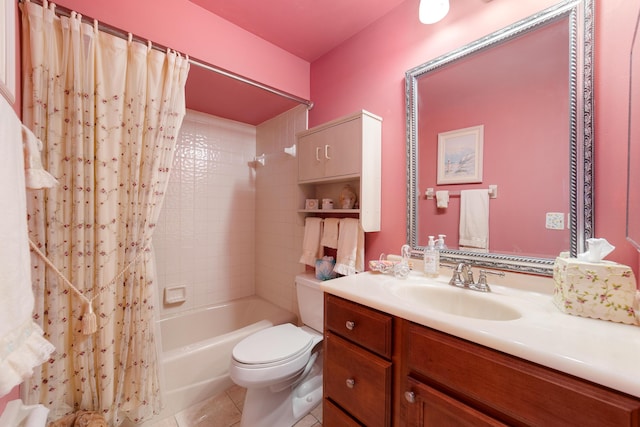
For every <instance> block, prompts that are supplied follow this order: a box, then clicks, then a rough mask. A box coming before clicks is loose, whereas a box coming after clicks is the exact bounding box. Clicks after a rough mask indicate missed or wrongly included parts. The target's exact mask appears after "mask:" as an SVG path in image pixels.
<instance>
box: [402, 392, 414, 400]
mask: <svg viewBox="0 0 640 427" xmlns="http://www.w3.org/2000/svg"><path fill="white" fill-rule="evenodd" d="M404 398H405V399H407V402H409V403H415V401H416V394H415V393H414V392H412V391H405V392H404Z"/></svg>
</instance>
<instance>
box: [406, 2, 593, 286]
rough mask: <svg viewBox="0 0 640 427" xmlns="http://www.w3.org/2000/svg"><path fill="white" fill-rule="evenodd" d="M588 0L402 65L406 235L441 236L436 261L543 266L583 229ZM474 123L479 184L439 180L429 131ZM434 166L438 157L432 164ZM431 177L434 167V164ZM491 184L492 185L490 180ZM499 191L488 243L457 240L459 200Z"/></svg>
mask: <svg viewBox="0 0 640 427" xmlns="http://www.w3.org/2000/svg"><path fill="white" fill-rule="evenodd" d="M593 14H594V6H593V0H572V1H562V2H560V3H558V4H556V5H555V6H552V7H550V8H548V9H545V10H543V11H541V12H539V13H537V14H534V15H532V16H530V17H528V18H526V19H523V20H521V21H518V22H515V23H513V24H511V25H509V26H508V27H506V28H503V29H501V30H499V31H496V32H494V33H492V34H489V35H487V36H485V37H483V38H481V39H479V40H476V41H475V42H472V43H470V44H468V45H466V46H463V47H462V48H460V49H457V50H454V51H452V52H449V53H447V54H445V55H443V56H440V57H438V58H435V59H433V60H430V61H428V62H426V63H424V64H421V65H418V66H417V67H414V68H412V69H410V70H408V71H407V72H406V76H405V77H406V80H405V81H406V94H405V95H406V113H407V241H408V242H407V243H408V244H409V245H410V246H411V248H412V250H413V256H414V257H420V256H421V255H422V252H423V250H424V246H425V245H426V242H427V236H428V235H436V236H437V235H438V234H445V235H447V236H448V237H447V239H446V244H447V247H448V248H447V249H444V250H442V251H441V260H442V261H444V262H451V263H457V262H460V261H467V262H471V263H473V264H474V265H477V266H483V267H487V268H497V269H504V270H511V271H520V272H527V273H533V274H541V275H552V273H553V272H552V268H553V261H554V259H555V257H556V256H558V255H559V254H560V253H562V252H568V253H569V254H570V255H571V256H576V255H577V254H578V253H579V252H582V251H583V250H584V245H585V241H586V239H587V238H589V237H591V236H592V228H593V200H592V178H593V177H592V175H593V120H594V118H593V90H592V86H593V70H592V65H593V50H594V40H593V31H594V22H593ZM473 126H482V127H483V132H484V136H483V139H484V144H483V148H482V150H483V153H480V154H482V158H483V162H484V170H483V174H482V175H483V176H482V182H477V180H475V181H470V182H462V183H459V182H456V183H455V184H442V180H441V181H440V184H439V183H438V181H437V179H436V177H437V176H438V167H440V168H442V167H444V166H443V164H439V163H438V154H437V146H438V135H439V134H441V135H445V134H447V132H455V131H456V130H464V129H466V128H470V127H473ZM440 163H442V161H440ZM440 175H441V173H440ZM493 186H497V187H493ZM489 188H497V192H495V193H491V194H492V197H493V196H496V195H497V197H496V198H491V199H490V202H489V205H490V206H489V212H490V215H489V218H490V222H489V235H488V242H489V243H488V249H486V250H482V251H476V250H468V249H462V250H461V249H460V248H459V247H458V241H459V234H458V231H459V230H458V224H459V218H460V212H459V211H460V209H459V206H460V199H459V198H458V197H452V198H451V199H450V203H449V204H448V207H447V208H444V209H442V208H438V207H437V206H436V200H434V198H433V197H432V195H433V193H434V192H435V191H436V190H446V191H448V192H449V193H451V194H455V195H457V194H460V191H461V190H466V189H489Z"/></svg>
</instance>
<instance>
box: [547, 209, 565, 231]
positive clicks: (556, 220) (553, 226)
mask: <svg viewBox="0 0 640 427" xmlns="http://www.w3.org/2000/svg"><path fill="white" fill-rule="evenodd" d="M546 227H547V229H549V230H564V214H563V213H562V212H547V218H546Z"/></svg>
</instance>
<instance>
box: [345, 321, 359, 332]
mask: <svg viewBox="0 0 640 427" xmlns="http://www.w3.org/2000/svg"><path fill="white" fill-rule="evenodd" d="M345 326H346V327H347V329H348V330H350V331H353V328H355V327H356V322H354V321H353V320H347V323H345Z"/></svg>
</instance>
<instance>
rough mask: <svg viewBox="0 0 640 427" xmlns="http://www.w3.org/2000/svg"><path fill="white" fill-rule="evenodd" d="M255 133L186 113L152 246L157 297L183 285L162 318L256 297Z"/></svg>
mask: <svg viewBox="0 0 640 427" xmlns="http://www.w3.org/2000/svg"><path fill="white" fill-rule="evenodd" d="M255 153H256V128H255V127H254V126H250V125H245V124H242V123H238V122H234V121H230V120H225V119H221V118H218V117H214V116H210V115H207V114H203V113H199V112H195V111H188V112H187V115H186V116H185V119H184V122H183V125H182V128H181V130H180V135H179V139H178V142H177V149H176V155H175V158H174V162H173V170H172V173H171V178H170V182H169V188H168V190H167V194H166V197H165V201H164V206H163V209H162V212H161V214H160V219H159V223H158V227H157V229H156V231H155V234H154V237H153V242H154V248H155V254H156V263H157V268H158V282H159V285H160V289H159V291H160V298H161V299H162V293H163V290H164V288H165V287H170V286H186V288H187V300H186V302H185V303H182V304H175V305H166V304H164V303H162V304H161V306H162V310H161V316H164V315H168V314H174V313H177V312H182V311H186V310H189V309H192V308H197V307H202V306H207V305H211V304H215V303H218V302H223V301H228V300H230V299H235V298H240V297H243V296H248V295H253V294H254V293H255V282H254V277H255V274H254V273H255V270H254V264H255V263H254V251H253V248H254V242H255V234H256V233H255V231H256V230H255V213H256V197H255V194H256V188H255V182H256V181H255V174H256V171H255V169H253V168H252V167H250V165H249V163H250V162H251V161H252V160H253V158H254V157H255Z"/></svg>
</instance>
